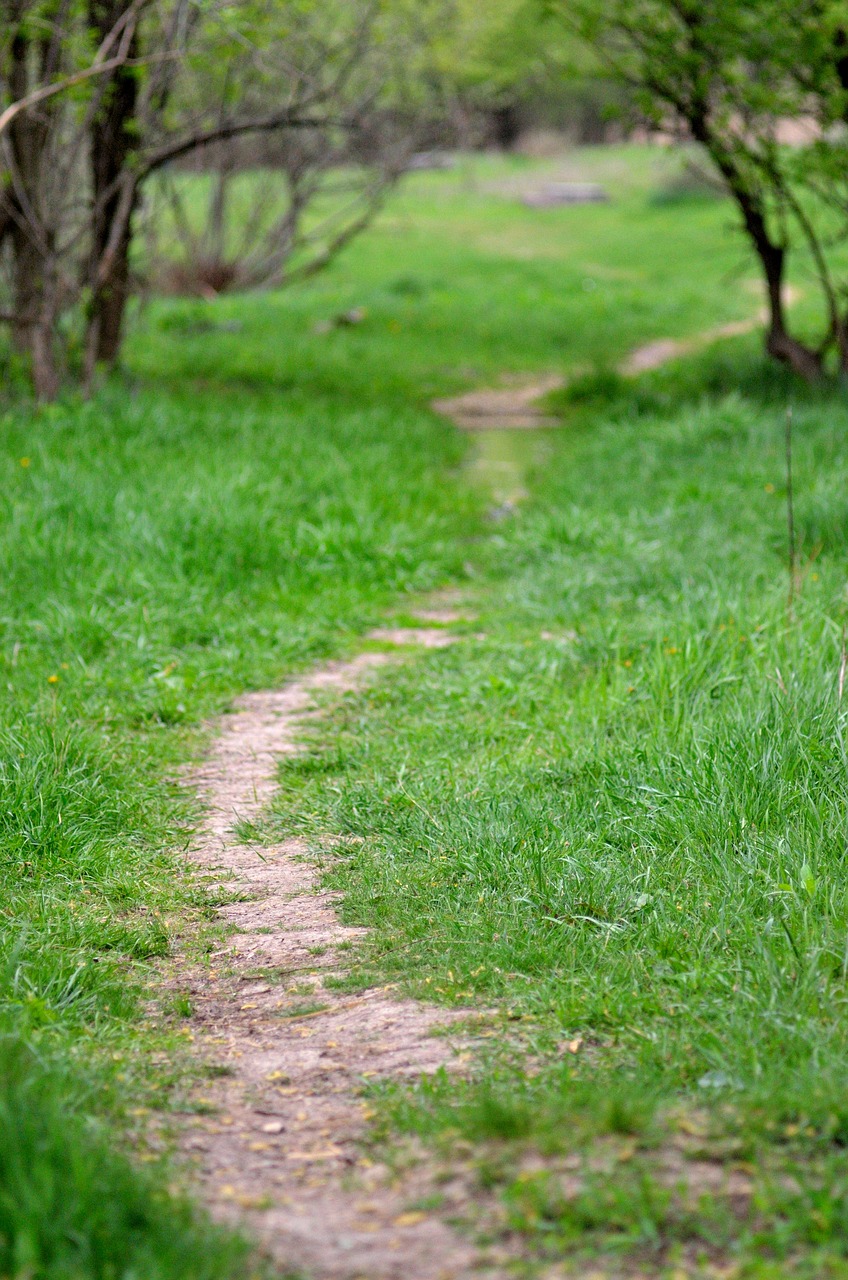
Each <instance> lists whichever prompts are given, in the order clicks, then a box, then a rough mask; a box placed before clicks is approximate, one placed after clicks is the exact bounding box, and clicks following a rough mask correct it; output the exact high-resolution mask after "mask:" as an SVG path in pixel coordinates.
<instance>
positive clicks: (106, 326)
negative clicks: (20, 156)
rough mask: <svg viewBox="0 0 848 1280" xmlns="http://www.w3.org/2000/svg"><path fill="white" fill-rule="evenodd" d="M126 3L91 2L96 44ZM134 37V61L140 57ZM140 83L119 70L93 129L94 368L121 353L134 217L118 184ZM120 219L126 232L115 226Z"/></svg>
mask: <svg viewBox="0 0 848 1280" xmlns="http://www.w3.org/2000/svg"><path fill="white" fill-rule="evenodd" d="M126 7H127V5H126V0H89V6H88V17H89V24H90V26H91V28H92V30H93V31H94V32H95V34H96V38H97V40H98V42H100V41H102V40H104V39H105V38H106V37H107V36H108V34H109V32H110V31H112V30H113V29H114V28H115V26H116V25H117V23H118V22H119V20H120V18H121V15H122V14H123V12H124V10H125V9H126ZM135 45H136V41H135V37H133V41H132V44H131V46H130V48H129V51H128V52H129V56H130V58H133V57H135V55H136V52H137V50H136V47H135ZM137 96H138V92H137V86H136V78H135V74H134V73H133V71H132V69H131V68H128V67H125V66H124V67H120V68H118V69H117V70H116V71H114V72H113V73H112V74H111V75H110V76H109V78H108V81H107V83H106V85H105V87H104V92H103V95H102V100H101V103H100V108H99V110H98V111H97V113H96V115H95V117H94V120H93V123H92V127H91V153H90V160H91V180H92V202H93V209H94V213H93V219H92V243H91V268H90V269H91V281H92V286H93V293H92V299H91V311H90V318H89V358H90V361H91V362H92V363H93V364H101V363H102V364H109V365H111V364H114V363H115V361H116V360H117V358H118V355H119V353H120V349H121V341H122V338H123V328H124V312H125V311H126V306H127V301H128V299H129V296H130V289H131V281H130V245H131V241H132V215H133V210H132V208H130V209H129V210H128V211H125V210H124V208H123V203H122V199H121V186H120V181H119V180H120V179H121V177H122V176H123V175H124V174H126V172H127V170H128V168H129V167H130V166H131V164H132V158H133V153H134V152H135V151H136V149H137V146H138V142H137V135H136V131H135V128H134V126H135V120H136V103H137ZM118 219H120V220H121V221H122V222H123V224H124V225H123V226H116V220H118Z"/></svg>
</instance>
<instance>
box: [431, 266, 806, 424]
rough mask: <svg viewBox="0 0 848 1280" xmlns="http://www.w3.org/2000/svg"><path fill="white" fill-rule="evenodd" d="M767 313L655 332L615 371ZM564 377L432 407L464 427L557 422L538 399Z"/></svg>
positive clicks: (789, 299)
mask: <svg viewBox="0 0 848 1280" xmlns="http://www.w3.org/2000/svg"><path fill="white" fill-rule="evenodd" d="M752 284H756V285H757V288H758V289H759V285H758V283H757V282H752ZM797 297H798V291H797V290H796V289H793V288H792V287H791V286H790V287H788V288H787V290H786V303H787V305H791V304H792V303H793V302H794V301H795V300H796V299H797ZM767 319H768V312H767V310H766V309H765V308H764V307H760V308H759V309H758V311H757V313H756V315H753V316H751V317H750V318H749V319H747V320H732V321H731V322H730V323H729V324H722V325H717V326H716V327H715V328H712V329H705V330H704V332H703V333H699V334H696V335H695V336H694V337H692V338H657V339H655V340H654V341H652V342H646V343H644V344H643V345H642V346H640V347H636V348H635V349H634V350H633V351H631V352H630V354H629V355H628V356H625V358H624V360H622V362H621V363H620V365H619V366H618V372H619V373H620V374H622V375H623V376H624V377H626V378H632V377H637V376H638V375H639V374H640V373H648V372H650V370H652V369H659V368H661V367H662V365H664V364H668V363H669V362H670V361H671V360H678V359H680V358H681V357H682V356H687V355H692V354H693V353H694V352H696V351H700V350H702V348H704V347H707V346H709V345H710V343H712V342H717V341H719V340H720V339H722V338H736V337H741V336H743V335H744V334H746V333H752V332H753V331H754V330H755V329H758V328H760V327H761V326H762V325H764V324H765V323H766V321H767ZM566 383H567V379H566V378H564V377H562V376H560V375H558V374H553V373H552V374H548V375H543V376H541V377H540V376H538V375H537V376H536V377H534V378H532V379H515V378H511V379H510V380H509V381H508V382H505V385H504V386H502V387H497V388H483V389H480V390H476V391H467V392H465V393H464V394H463V395H459V396H451V397H449V398H448V399H443V400H434V401H433V409H434V410H435V411H436V413H440V414H442V415H443V416H444V417H447V418H450V419H451V421H452V422H453V423H454V424H455V425H456V426H457V427H459V428H460V429H461V430H463V431H507V430H513V431H519V430H520V431H532V430H539V429H543V428H545V427H556V426H558V425H559V420H558V419H557V418H554V417H552V416H551V415H550V414H547V413H546V412H545V410H544V409H543V408H542V407H541V406H540V404H539V401H540V400H541V399H542V397H543V396H545V395H547V394H548V393H549V392H551V391H558V390H560V389H561V388H562V387H564V386H565V385H566Z"/></svg>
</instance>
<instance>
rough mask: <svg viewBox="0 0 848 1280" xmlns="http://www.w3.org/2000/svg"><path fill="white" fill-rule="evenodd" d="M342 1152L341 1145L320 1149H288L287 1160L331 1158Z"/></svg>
mask: <svg viewBox="0 0 848 1280" xmlns="http://www.w3.org/2000/svg"><path fill="white" fill-rule="evenodd" d="M341 1154H342V1150H341V1147H324V1148H323V1150H321V1151H289V1152H287V1154H286V1158H287V1159H288V1160H333V1159H334V1158H335V1157H336V1156H340V1155H341Z"/></svg>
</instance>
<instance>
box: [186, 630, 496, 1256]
mask: <svg viewBox="0 0 848 1280" xmlns="http://www.w3.org/2000/svg"><path fill="white" fill-rule="evenodd" d="M440 620H446V621H449V620H452V617H449V611H447V610H442V611H441V613H440ZM450 638H451V637H450V636H448V635H446V633H445V632H444V631H442V630H438V629H427V628H425V627H421V628H418V629H414V630H412V631H407V632H405V633H404V632H401V631H400V630H398V629H395V630H393V631H391V632H386V633H385V639H386V640H387V641H390V642H391V643H392V644H393V645H397V644H401V643H410V642H411V643H414V644H418V645H434V646H435V645H441V644H443V643H445V642H446V641H448V640H449V639H450ZM391 660H392V657H391V655H390V654H389V653H366V654H363V655H361V656H360V657H357V658H354V659H353V660H352V661H349V662H336V663H328V664H327V665H326V666H324V667H322V668H321V669H320V670H318V671H316V672H314V673H312V674H311V675H307V676H305V677H304V678H302V679H299V680H296V681H293V682H292V683H291V684H289V685H287V686H286V687H285V688H282V689H279V690H274V691H270V692H263V693H252V694H248V695H247V696H246V697H244V698H242V699H241V700H240V701H239V702H238V704H237V705H236V708H235V710H234V711H233V712H232V713H231V714H230V715H228V716H226V717H225V718H224V720H223V722H222V725H221V732H220V735H219V736H218V737H217V738H216V740H215V742H214V744H213V746H212V749H211V751H210V754H209V757H208V759H207V761H206V762H205V764H204V765H203V766H202V768H200V769H198V770H197V772H196V773H195V774H194V775H193V777H192V783H193V785H195V786H196V787H198V788H199V789H200V791H201V794H202V797H203V800H204V805H205V819H204V822H203V826H202V829H201V831H200V835H199V837H198V839H197V841H196V844H195V847H194V849H193V852H192V858H193V861H194V863H195V865H196V867H197V868H198V869H199V870H200V871H201V872H204V873H206V878H207V880H208V881H209V883H210V884H212V885H215V886H220V893H221V896H222V898H223V899H224V900H225V902H226V905H224V906H222V907H221V909H220V914H221V916H222V917H223V920H224V921H226V922H227V923H228V924H229V925H231V926H232V927H233V930H234V932H233V934H232V936H231V939H230V940H229V945H228V946H227V948H226V950H225V951H224V952H222V953H220V954H219V955H216V956H213V958H212V965H213V967H212V969H211V970H209V969H206V968H203V969H200V968H199V967H198V968H196V969H193V970H190V971H189V972H187V973H183V974H181V975H180V977H181V982H182V984H183V987H184V988H185V987H186V986H187V987H188V988H189V992H190V998H191V1002H192V1008H193V1031H194V1038H195V1044H196V1047H197V1048H198V1049H199V1051H200V1053H201V1054H202V1056H203V1057H204V1058H205V1059H206V1061H207V1063H208V1064H209V1068H210V1072H211V1074H212V1077H213V1078H212V1080H211V1082H210V1083H207V1084H205V1085H204V1087H203V1088H202V1089H198V1090H197V1091H196V1095H195V1097H194V1099H193V1102H194V1105H195V1107H196V1108H197V1110H198V1114H197V1115H196V1116H195V1117H194V1118H193V1119H192V1120H191V1121H190V1122H189V1123H188V1125H187V1127H186V1129H185V1131H184V1133H183V1137H182V1148H183V1150H184V1151H185V1153H186V1154H188V1155H189V1156H190V1157H191V1161H192V1165H193V1168H194V1169H195V1171H196V1178H197V1181H198V1183H199V1187H200V1192H201V1195H202V1198H203V1199H204V1201H205V1202H206V1203H207V1204H208V1206H209V1207H210V1208H211V1210H212V1212H213V1214H214V1215H215V1216H217V1217H219V1218H222V1219H224V1220H228V1221H234V1222H240V1223H246V1225H247V1226H248V1227H249V1229H250V1230H251V1231H252V1233H254V1234H255V1236H256V1237H257V1238H258V1239H259V1241H260V1242H261V1243H262V1244H263V1245H264V1246H265V1247H266V1249H267V1250H268V1251H269V1252H270V1253H271V1255H272V1256H273V1257H274V1259H276V1260H277V1261H278V1262H279V1264H280V1265H281V1267H282V1268H283V1269H285V1270H292V1271H299V1272H304V1273H306V1274H308V1275H311V1276H314V1277H316V1278H325V1277H326V1278H327V1280H330V1278H332V1280H336V1278H338V1280H353V1278H354V1277H360V1276H361V1277H365V1276H367V1277H369V1280H395V1278H399V1277H404V1278H405V1280H411V1278H412V1277H414V1278H415V1280H449V1278H450V1277H462V1276H469V1275H472V1274H473V1275H486V1276H499V1275H501V1274H503V1272H502V1270H501V1269H500V1263H499V1261H498V1259H496V1258H495V1257H493V1256H492V1255H491V1254H489V1255H488V1256H487V1255H484V1254H482V1253H481V1252H480V1251H479V1250H478V1249H477V1248H476V1247H475V1246H474V1245H473V1244H472V1243H470V1241H469V1240H468V1239H467V1238H465V1237H463V1236H462V1235H461V1234H460V1233H459V1232H458V1231H456V1230H455V1229H454V1228H453V1227H451V1226H450V1225H449V1224H448V1223H447V1221H446V1220H445V1215H446V1214H448V1215H449V1214H450V1212H451V1192H450V1188H449V1187H448V1188H446V1189H443V1190H442V1192H441V1193H440V1196H441V1200H442V1202H443V1204H444V1206H445V1207H444V1209H443V1212H442V1213H441V1214H439V1213H436V1212H432V1211H426V1210H423V1209H421V1208H416V1207H415V1204H414V1203H413V1202H414V1201H415V1200H416V1199H420V1198H421V1197H422V1195H424V1196H426V1195H427V1194H428V1193H429V1194H432V1192H433V1183H432V1170H428V1171H426V1172H422V1165H423V1163H424V1162H423V1161H420V1160H416V1159H412V1160H411V1161H408V1162H407V1167H406V1168H405V1169H404V1170H402V1171H399V1170H398V1168H397V1167H395V1168H393V1169H390V1168H388V1167H387V1166H383V1165H380V1164H379V1163H372V1162H371V1161H370V1160H369V1159H368V1158H367V1157H365V1156H364V1154H363V1147H362V1144H361V1140H362V1138H363V1135H364V1133H365V1130H366V1125H367V1118H368V1116H367V1108H366V1107H365V1104H364V1103H363V1101H362V1091H363V1085H364V1084H365V1082H366V1081H372V1080H380V1079H387V1078H393V1079H397V1078H414V1077H417V1076H420V1075H422V1074H424V1073H429V1072H434V1071H436V1070H438V1069H439V1068H440V1067H446V1068H447V1069H453V1068H454V1067H456V1066H457V1065H459V1066H460V1067H461V1065H462V1061H463V1058H462V1056H461V1055H462V1053H463V1051H465V1050H466V1049H467V1046H468V1043H469V1034H470V1033H469V1032H468V1029H467V1028H468V1011H466V1012H465V1013H464V1014H462V1013H459V1012H456V1011H446V1010H444V1009H437V1008H433V1007H429V1006H426V1005H423V1004H420V1003H417V1002H415V1001H412V1000H405V999H400V998H399V997H398V996H397V994H396V993H395V992H394V991H392V990H391V989H390V988H382V989H378V990H367V991H364V992H361V993H357V994H350V993H345V992H342V991H340V990H337V989H334V988H333V986H332V985H331V984H330V985H328V979H329V978H331V977H338V976H339V975H342V974H344V972H345V969H346V963H345V946H346V944H347V945H348V946H349V945H350V944H351V943H354V942H355V941H356V940H357V939H359V938H360V937H361V935H362V931H361V930H358V929H351V928H346V927H344V926H343V925H342V924H341V923H340V921H339V918H338V916H337V914H336V904H335V899H334V896H333V895H332V894H330V893H327V892H325V891H322V890H321V889H320V888H319V886H318V880H317V874H316V870H315V868H314V866H313V865H312V864H311V863H310V861H309V859H308V858H307V856H306V854H307V850H306V848H305V846H304V844H303V843H302V842H301V841H299V840H295V839H292V840H286V841H284V842H283V843H281V844H279V845H277V846H276V847H273V848H267V847H264V846H262V847H260V846H258V845H254V844H251V843H249V840H246V839H244V838H240V837H239V835H238V834H237V832H238V830H239V828H240V824H244V823H249V822H251V821H252V820H255V819H257V818H258V817H259V815H260V813H261V812H262V810H263V808H264V807H265V806H266V804H267V803H268V801H269V800H270V799H271V797H272V795H273V792H274V788H275V782H274V775H275V769H276V765H277V761H278V760H279V758H280V757H282V756H285V755H290V754H291V753H293V752H296V751H297V750H298V747H297V732H298V727H299V724H300V722H301V720H302V718H303V717H304V716H307V715H309V714H310V711H311V709H312V707H313V700H314V696H315V695H316V694H319V693H324V692H327V691H332V692H334V693H338V694H342V693H343V692H344V691H346V690H350V689H352V688H354V687H356V686H357V685H359V684H360V683H361V682H362V681H363V680H364V679H365V678H367V676H368V675H369V674H370V673H371V672H373V671H374V670H375V669H376V668H378V667H380V666H382V665H384V664H385V663H387V662H389V661H391ZM244 829H245V828H244V827H243V826H241V830H242V831H244ZM459 1019H462V1021H463V1030H462V1032H460V1031H459V1029H458V1028H457V1032H456V1033H455V1034H451V1027H452V1025H453V1026H455V1025H456V1023H457V1021H458V1020H459ZM434 1033H438V1034H434ZM466 1058H467V1054H466ZM430 1164H431V1165H432V1160H431V1161H430ZM458 1195H459V1193H457V1192H456V1191H455V1194H454V1201H456V1200H457V1197H458ZM463 1195H464V1192H463ZM459 1198H460V1199H461V1198H462V1196H459ZM453 1207H454V1209H455V1208H456V1207H457V1206H456V1204H454V1206H453Z"/></svg>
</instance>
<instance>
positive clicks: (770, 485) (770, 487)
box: [763, 484, 774, 493]
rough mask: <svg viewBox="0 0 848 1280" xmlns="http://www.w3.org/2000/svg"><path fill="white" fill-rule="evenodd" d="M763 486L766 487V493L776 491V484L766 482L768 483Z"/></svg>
mask: <svg viewBox="0 0 848 1280" xmlns="http://www.w3.org/2000/svg"><path fill="white" fill-rule="evenodd" d="M763 488H764V489H765V491H766V493H774V485H773V484H766V485H763Z"/></svg>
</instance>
